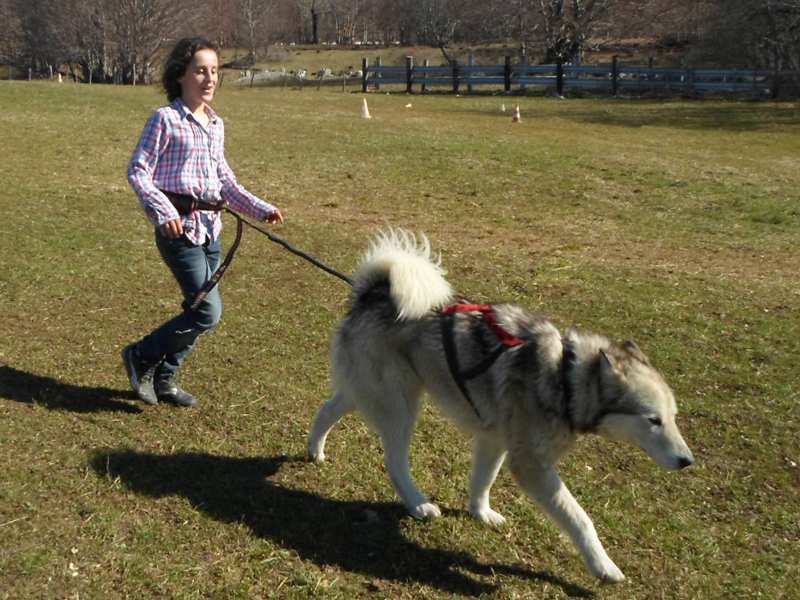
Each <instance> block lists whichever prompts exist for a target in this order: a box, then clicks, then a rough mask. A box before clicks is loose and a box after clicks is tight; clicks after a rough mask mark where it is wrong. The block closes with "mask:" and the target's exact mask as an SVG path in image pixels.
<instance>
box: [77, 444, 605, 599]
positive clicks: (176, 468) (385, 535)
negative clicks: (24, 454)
mask: <svg viewBox="0 0 800 600" xmlns="http://www.w3.org/2000/svg"><path fill="white" fill-rule="evenodd" d="M298 460H302V459H299V458H287V457H275V458H231V457H224V456H213V455H210V454H202V453H184V454H175V455H157V454H146V453H140V452H135V451H132V450H116V451H110V452H109V451H98V452H97V453H96V454H95V455H94V456H93V457H92V460H91V464H92V468H93V469H94V470H95V472H97V473H98V474H99V475H101V476H104V477H110V478H112V479H116V478H119V479H120V480H121V482H122V483H123V485H125V486H126V487H127V488H128V489H130V490H133V491H134V492H137V493H140V494H145V495H147V496H152V497H156V498H158V497H162V496H172V495H177V496H183V497H185V498H187V499H188V500H189V501H190V502H191V504H192V506H194V507H195V509H197V510H200V511H203V512H204V513H206V514H208V515H210V516H211V517H213V518H214V519H217V520H219V521H222V522H224V523H244V524H245V525H247V526H248V527H249V528H250V529H251V531H252V532H253V533H254V534H255V535H257V536H259V537H262V538H265V539H270V540H273V541H274V542H276V543H277V544H279V545H281V546H283V547H286V548H291V549H293V550H295V551H296V552H297V554H298V555H299V556H300V558H302V559H303V560H310V561H312V562H314V563H315V564H317V565H320V566H322V565H334V566H337V567H339V568H341V569H344V570H346V571H350V572H353V573H360V574H362V575H364V576H366V577H369V578H375V579H381V580H386V581H399V582H407V581H409V580H411V581H416V582H419V583H421V584H424V585H428V586H431V587H433V588H437V589H440V590H443V591H445V592H448V593H453V594H461V595H469V596H477V595H481V594H484V593H489V592H491V591H493V590H495V589H496V586H495V585H493V584H490V583H486V582H485V581H481V580H479V579H477V578H475V577H473V576H471V575H470V574H474V575H483V576H491V575H492V574H493V573H500V574H508V575H513V576H516V577H522V578H526V579H530V580H538V581H544V582H546V583H549V584H551V585H557V586H559V587H561V588H562V589H563V590H564V591H565V592H566V593H567V594H568V595H570V596H579V597H592V596H593V593H592V592H591V591H589V590H587V589H585V588H582V587H580V586H578V585H574V584H571V583H568V582H565V581H563V580H561V579H560V578H558V577H556V576H553V575H551V574H549V573H544V572H535V571H531V570H529V569H526V568H524V567H519V566H507V565H501V564H482V563H479V562H478V561H476V560H475V558H473V557H472V556H471V555H470V554H468V553H466V552H454V551H450V550H442V549H438V548H427V547H422V546H420V545H419V544H417V543H414V542H412V541H410V540H408V539H407V538H405V537H404V536H403V534H402V533H401V531H400V526H399V523H400V520H401V519H404V518H407V516H406V514H405V511H404V510H403V509H402V507H401V506H400V505H398V504H390V503H375V502H345V501H339V500H331V499H328V498H323V497H321V496H319V495H316V494H313V493H310V492H305V491H302V490H296V489H289V488H286V487H284V486H282V485H279V484H277V483H273V482H271V481H270V479H269V478H270V477H272V476H273V475H275V474H276V473H277V472H278V471H279V469H280V468H281V466H282V465H283V464H284V463H285V462H286V461H298Z"/></svg>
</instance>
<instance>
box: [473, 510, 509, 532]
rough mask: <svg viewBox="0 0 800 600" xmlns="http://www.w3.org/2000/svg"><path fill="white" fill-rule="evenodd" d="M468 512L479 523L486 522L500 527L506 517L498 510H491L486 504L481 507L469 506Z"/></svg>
mask: <svg viewBox="0 0 800 600" xmlns="http://www.w3.org/2000/svg"><path fill="white" fill-rule="evenodd" d="M469 512H470V514H471V515H472V516H473V517H475V518H476V519H478V521H480V522H481V523H486V524H487V525H491V526H492V527H500V526H501V525H505V523H506V518H505V517H504V516H503V515H501V514H500V513H499V512H495V511H493V510H492V509H491V508H489V507H488V506H487V507H486V508H482V509H477V508H471V509H470V511H469Z"/></svg>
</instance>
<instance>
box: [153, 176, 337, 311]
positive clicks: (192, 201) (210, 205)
mask: <svg viewBox="0 0 800 600" xmlns="http://www.w3.org/2000/svg"><path fill="white" fill-rule="evenodd" d="M161 192H162V193H163V194H164V195H165V196H166V197H167V198H168V199H169V201H170V202H172V204H173V205H174V206H175V209H176V210H177V211H178V214H181V215H185V214H189V213H191V212H193V211H196V210H210V211H214V212H221V211H223V210H224V211H225V212H227V213H228V214H231V215H233V216H234V218H235V219H236V239H235V240H234V241H233V244H232V245H231V247H230V248H229V249H228V253H227V254H226V255H225V259H224V260H223V261H222V264H221V265H220V266H219V267H217V270H216V271H214V274H213V275H212V276H211V277H210V278H209V280H208V281H206V283H205V284H204V285H203V287H202V288H200V290H199V291H198V292H197V293H196V294H195V295H194V298H192V301H191V303H189V308H190V309H191V310H197V307H198V306H200V303H201V302H202V301H203V300H205V298H206V296H208V294H210V293H211V290H213V289H214V288H215V287H216V286H217V284H218V283H219V281H220V279H222V276H223V275H225V271H227V270H228V267H229V266H230V264H231V262H233V257H234V256H235V255H236V251H237V250H238V249H239V244H240V243H241V241H242V234H243V233H244V225H247V226H248V227H250V228H251V229H255V230H256V231H258V232H259V233H261V234H263V235H265V236H266V237H267V239H269V240H270V241H271V242H274V243H276V244H279V245H280V246H282V247H283V248H285V249H286V250H288V251H289V252H291V253H292V254H294V255H296V256H299V257H300V258H302V259H304V260H307V261H308V262H310V263H311V264H312V265H314V266H315V267H317V268H319V269H322V270H323V271H325V272H326V273H328V274H330V275H333V276H335V277H338V278H339V279H341V280H342V281H344V282H345V283H347V284H349V285H350V286H351V287H352V285H353V280H352V279H350V278H349V277H348V276H347V275H345V274H343V273H340V272H339V271H337V270H336V269H334V268H333V267H329V266H328V265H326V264H325V263H324V262H322V261H321V260H319V259H317V258H314V257H313V256H311V255H310V254H308V253H307V252H303V251H302V250H298V249H297V248H295V247H294V246H292V245H291V244H290V243H289V242H287V241H286V240H284V239H283V238H281V237H278V236H277V235H275V234H274V233H272V232H270V231H267V230H266V229H262V228H261V227H258V226H257V225H255V224H253V223H251V222H250V221H247V220H246V219H245V218H244V217H242V215H241V214H239V213H237V212H236V211H235V210H232V209H231V208H229V207H228V206H227V205H226V203H225V202H223V201H220V202H206V201H203V200H198V199H197V198H195V197H193V196H190V195H188V194H178V193H175V192H169V191H166V190H161Z"/></svg>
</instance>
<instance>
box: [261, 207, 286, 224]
mask: <svg viewBox="0 0 800 600" xmlns="http://www.w3.org/2000/svg"><path fill="white" fill-rule="evenodd" d="M264 222H266V223H270V224H275V223H283V215H282V214H281V211H279V210H278V209H277V208H276V209H275V210H274V211H273V212H271V213H269V214H268V215H267V218H266V219H264Z"/></svg>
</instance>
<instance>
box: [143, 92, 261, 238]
mask: <svg viewBox="0 0 800 600" xmlns="http://www.w3.org/2000/svg"><path fill="white" fill-rule="evenodd" d="M206 112H207V114H208V116H209V119H210V120H209V122H208V126H207V127H203V126H202V125H200V123H199V122H198V121H197V120H196V119H195V118H194V116H193V115H192V113H191V112H190V111H189V109H188V107H187V106H186V105H185V104H184V103H183V100H181V99H180V98H178V99H176V100H174V101H173V102H172V103H171V104H170V105H168V106H164V107H162V108H159V109H158V110H156V111H155V112H154V113H153V115H152V116H151V117H150V119H149V120H148V121H147V124H146V125H145V126H144V131H143V132H142V137H141V138H140V140H139V144H138V145H137V146H136V149H135V150H134V151H133V156H132V157H131V162H130V164H129V165H128V181H129V182H130V184H131V187H132V188H133V190H134V191H135V192H136V194H137V196H139V202H140V203H141V205H142V208H144V211H145V214H146V215H147V218H148V219H150V221H151V222H152V223H153V224H154V225H156V226H159V225H162V224H164V223H166V222H167V221H172V220H174V219H178V218H182V224H183V231H184V233H185V235H186V237H187V238H188V239H189V241H191V242H192V243H193V244H202V243H203V242H204V241H205V239H206V235H208V236H209V237H210V238H211V239H216V238H217V237H219V233H220V230H221V229H222V219H221V218H220V213H218V212H214V211H195V212H192V213H191V214H188V215H183V217H181V215H179V214H178V211H177V210H175V207H174V206H173V205H172V203H171V202H170V201H169V200H168V199H167V197H166V196H165V195H164V194H163V193H162V192H161V191H160V190H166V191H168V192H175V193H178V194H188V195H190V196H194V197H195V198H198V199H200V200H205V201H218V200H219V199H220V198H221V199H223V200H225V201H226V202H228V203H229V204H230V206H231V208H232V209H233V210H235V211H237V212H241V213H243V214H245V215H247V216H249V217H252V218H253V219H256V220H258V221H263V220H264V219H266V218H267V216H269V215H270V214H272V213H273V212H274V211H275V210H276V209H275V207H274V206H272V205H271V204H269V203H268V202H264V201H263V200H261V199H259V198H258V197H256V196H254V195H253V194H251V193H250V192H248V191H247V190H246V189H244V188H243V187H242V186H241V185H240V184H239V183H238V182H237V181H236V177H235V176H234V174H233V171H231V168H230V167H229V166H228V163H227V161H226V160H225V147H224V146H225V127H224V125H223V123H222V119H221V118H220V117H219V116H218V115H217V113H215V112H214V111H213V110H211V109H210V108H207V109H206Z"/></svg>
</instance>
